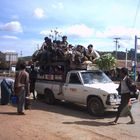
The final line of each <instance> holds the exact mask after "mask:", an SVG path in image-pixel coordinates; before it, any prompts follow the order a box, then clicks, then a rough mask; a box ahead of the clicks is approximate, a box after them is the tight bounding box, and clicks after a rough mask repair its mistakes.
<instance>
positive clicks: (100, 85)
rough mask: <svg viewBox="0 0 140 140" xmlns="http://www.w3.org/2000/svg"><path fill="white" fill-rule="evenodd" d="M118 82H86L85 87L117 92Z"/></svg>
mask: <svg viewBox="0 0 140 140" xmlns="http://www.w3.org/2000/svg"><path fill="white" fill-rule="evenodd" d="M118 86H119V85H118V84H115V83H113V82H112V83H96V84H86V87H90V88H94V89H97V90H101V91H104V92H107V93H118V92H117V90H116V89H117V88H118Z"/></svg>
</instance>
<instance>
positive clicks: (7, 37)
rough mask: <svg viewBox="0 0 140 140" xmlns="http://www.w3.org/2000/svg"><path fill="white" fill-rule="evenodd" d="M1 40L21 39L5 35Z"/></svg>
mask: <svg viewBox="0 0 140 140" xmlns="http://www.w3.org/2000/svg"><path fill="white" fill-rule="evenodd" d="M1 38H3V39H14V40H17V39H19V38H18V37H16V36H9V35H4V36H2V37H1Z"/></svg>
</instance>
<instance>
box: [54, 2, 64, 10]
mask: <svg viewBox="0 0 140 140" xmlns="http://www.w3.org/2000/svg"><path fill="white" fill-rule="evenodd" d="M52 8H54V9H63V8H64V5H63V3H62V2H58V3H56V4H52Z"/></svg>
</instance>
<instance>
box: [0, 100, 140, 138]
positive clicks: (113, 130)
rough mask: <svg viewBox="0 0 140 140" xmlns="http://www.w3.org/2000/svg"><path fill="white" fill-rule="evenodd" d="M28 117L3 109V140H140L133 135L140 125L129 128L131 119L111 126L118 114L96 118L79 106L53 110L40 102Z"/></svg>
mask: <svg viewBox="0 0 140 140" xmlns="http://www.w3.org/2000/svg"><path fill="white" fill-rule="evenodd" d="M25 113H26V115H23V116H19V115H17V114H16V107H13V106H11V105H0V139H1V140H114V139H116V140H117V139H119V140H129V139H130V140H133V139H134V140H136V139H140V134H135V133H134V132H132V130H134V129H137V128H139V125H131V126H130V125H127V124H126V122H128V121H129V119H128V118H122V119H120V122H123V123H122V124H119V125H117V126H110V125H108V122H109V121H111V120H113V119H114V118H113V117H114V116H113V117H112V115H114V114H112V115H108V114H107V115H106V116H105V117H104V118H96V117H93V116H90V115H88V113H87V111H86V109H85V108H82V107H78V106H75V105H70V104H65V103H58V104H57V105H55V106H51V105H46V104H45V103H42V102H40V101H36V102H34V103H33V106H32V110H26V111H25ZM139 123H140V122H138V124H139ZM138 133H139V132H138Z"/></svg>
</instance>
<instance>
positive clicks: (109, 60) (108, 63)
mask: <svg viewBox="0 0 140 140" xmlns="http://www.w3.org/2000/svg"><path fill="white" fill-rule="evenodd" d="M96 64H97V66H98V67H99V68H100V69H101V70H103V71H109V70H111V69H113V68H114V67H115V66H116V59H115V57H114V56H113V55H112V54H111V53H108V54H104V55H102V56H101V57H100V58H99V59H97V60H96Z"/></svg>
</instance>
